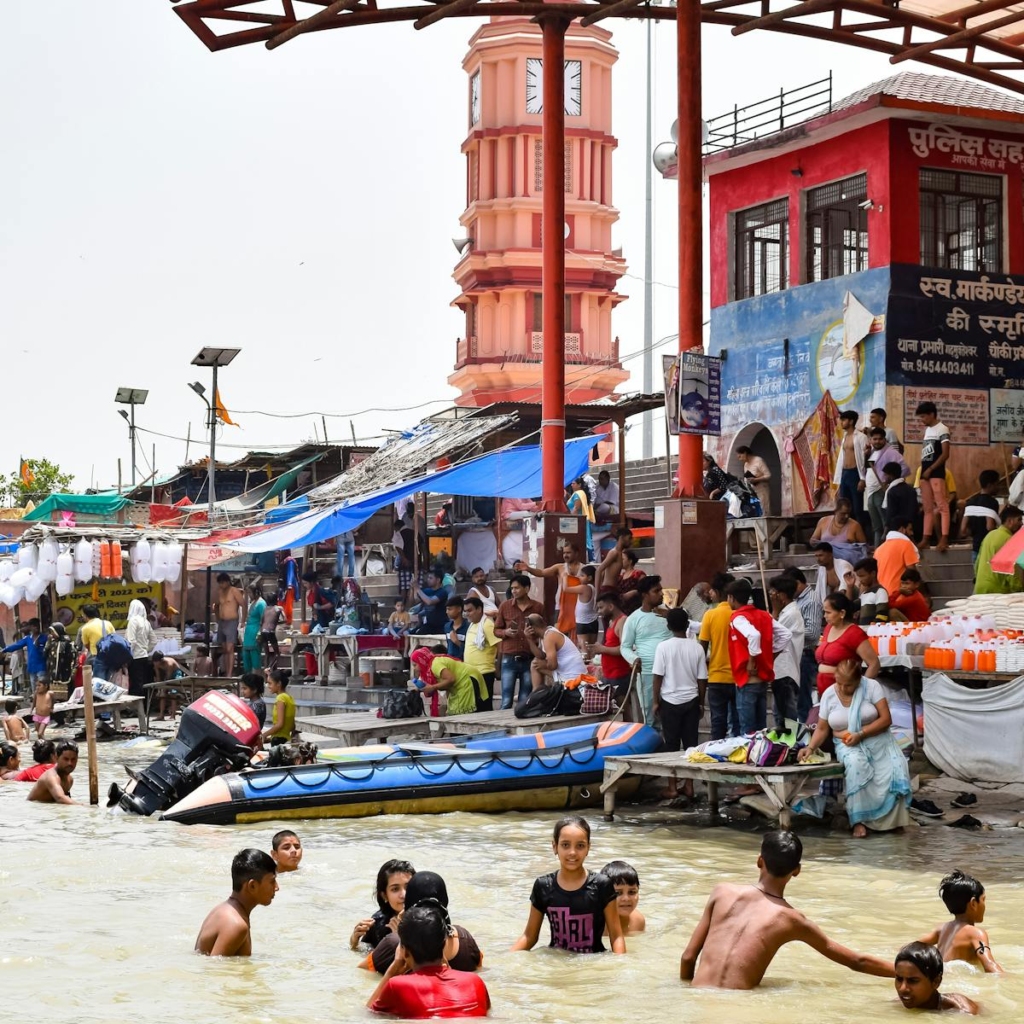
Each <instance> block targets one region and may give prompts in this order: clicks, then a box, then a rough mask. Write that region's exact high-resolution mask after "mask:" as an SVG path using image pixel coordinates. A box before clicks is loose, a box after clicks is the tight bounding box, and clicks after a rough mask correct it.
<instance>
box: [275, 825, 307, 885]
mask: <svg viewBox="0 0 1024 1024" xmlns="http://www.w3.org/2000/svg"><path fill="white" fill-rule="evenodd" d="M270 846H271V851H270V856H271V857H273V858H274V863H275V864H276V865H277V871H278V874H280V873H281V872H287V871H298V870H299V865H300V864H301V863H302V840H301V839H300V838H299V837H298V836H297V835H296V834H295V833H294V832H292V831H291V830H290V829H287V828H286V829H282V830H281V831H280V832H278V833H277V834H276V835H275V836H274V838H273V839H271V840H270Z"/></svg>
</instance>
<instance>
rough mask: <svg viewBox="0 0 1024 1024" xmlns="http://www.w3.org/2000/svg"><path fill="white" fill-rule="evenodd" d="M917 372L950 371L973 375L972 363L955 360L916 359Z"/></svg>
mask: <svg viewBox="0 0 1024 1024" xmlns="http://www.w3.org/2000/svg"><path fill="white" fill-rule="evenodd" d="M915 368H916V369H917V372H918V373H951V374H956V375H959V376H966V377H973V376H974V363H958V362H956V361H955V360H942V359H918V360H917V361H916V363H915Z"/></svg>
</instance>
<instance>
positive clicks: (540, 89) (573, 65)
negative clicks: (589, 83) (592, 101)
mask: <svg viewBox="0 0 1024 1024" xmlns="http://www.w3.org/2000/svg"><path fill="white" fill-rule="evenodd" d="M526 112H527V113H528V114H541V113H543V112H544V62H543V61H542V60H541V59H540V57H527V58H526ZM582 112H583V64H582V62H581V61H578V60H567V61H566V62H565V113H566V115H567V116H568V117H579V116H580V114H581V113H582Z"/></svg>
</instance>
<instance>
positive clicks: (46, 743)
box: [10, 740, 57, 782]
mask: <svg viewBox="0 0 1024 1024" xmlns="http://www.w3.org/2000/svg"><path fill="white" fill-rule="evenodd" d="M32 760H33V761H35V764H34V765H32V766H31V767H29V768H22V769H21V771H20V772H18V773H17V774H15V775H12V776H11V779H10V781H11V782H38V781H39V779H40V778H42V776H43V775H45V774H46V773H47V772H48V771H49V770H50V769H51V768H52V767H53V766H54V764H55V763H56V761H57V745H56V744H55V743H54V742H53V740H36V741H35V743H33V744H32Z"/></svg>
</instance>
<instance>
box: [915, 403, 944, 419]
mask: <svg viewBox="0 0 1024 1024" xmlns="http://www.w3.org/2000/svg"><path fill="white" fill-rule="evenodd" d="M914 415H915V416H938V415H939V410H938V407H937V406H936V404H935V403H934V402H920V403H919V404H918V406H917V410H916V411H915V413H914Z"/></svg>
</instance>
